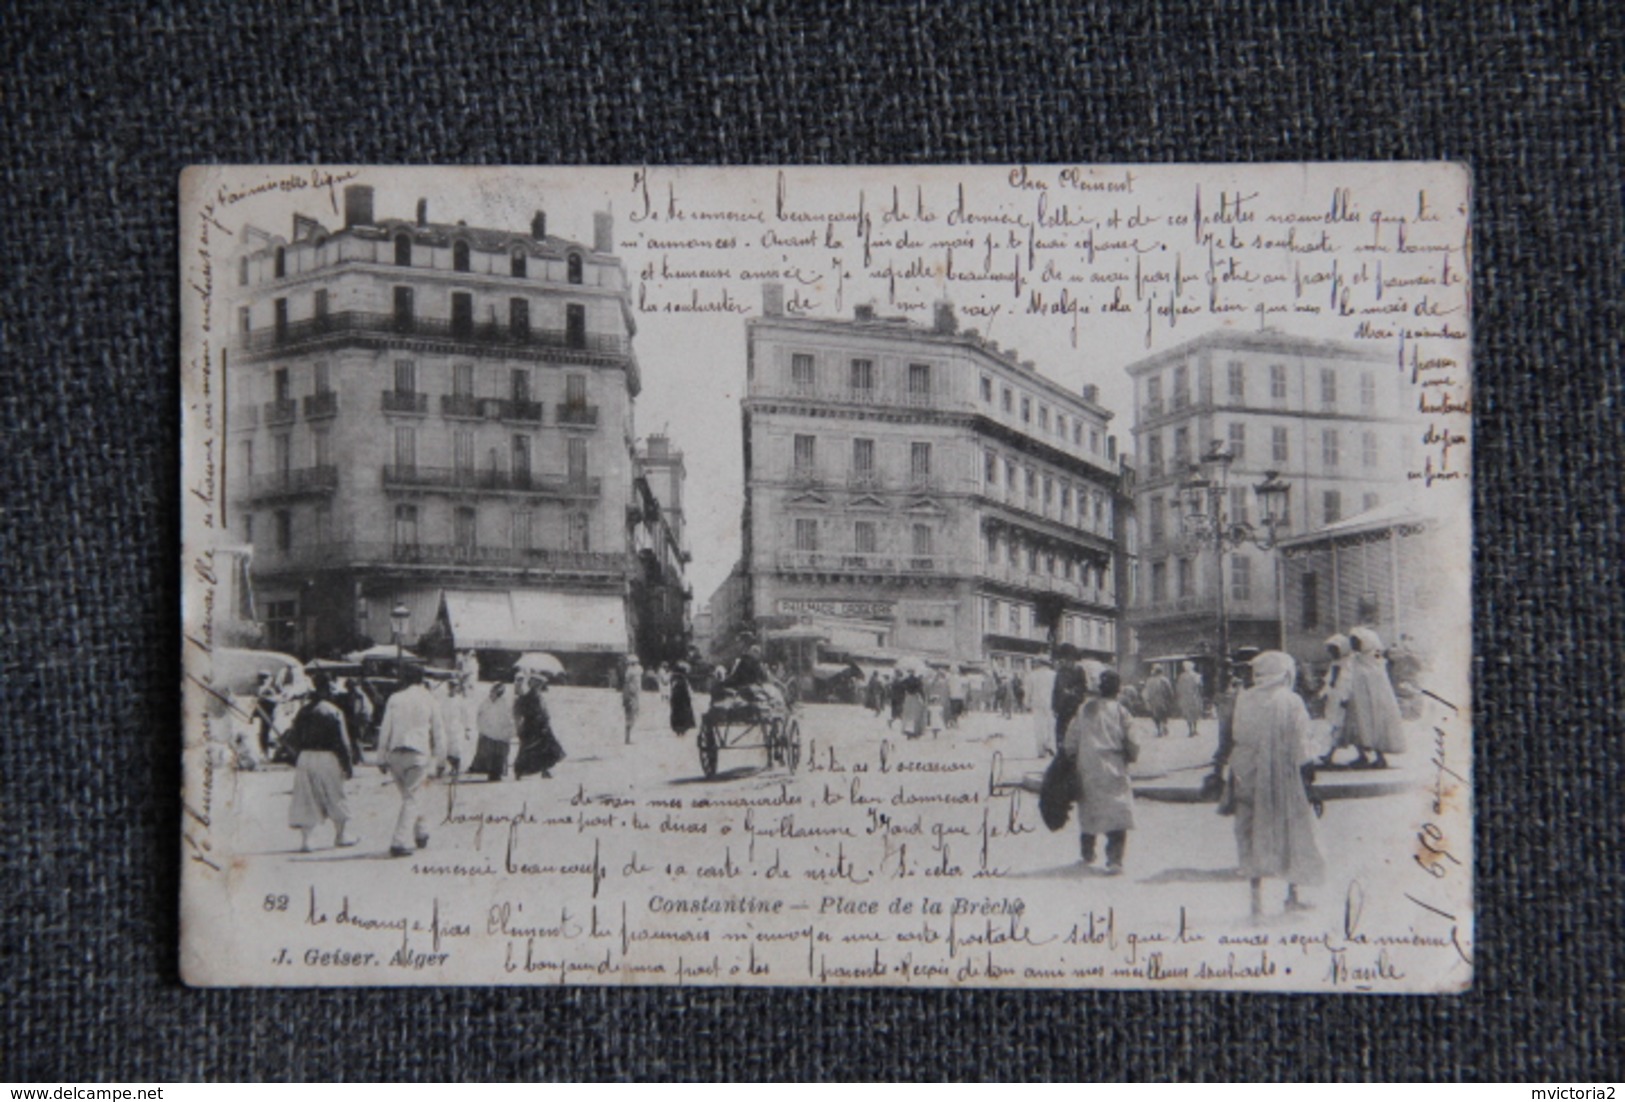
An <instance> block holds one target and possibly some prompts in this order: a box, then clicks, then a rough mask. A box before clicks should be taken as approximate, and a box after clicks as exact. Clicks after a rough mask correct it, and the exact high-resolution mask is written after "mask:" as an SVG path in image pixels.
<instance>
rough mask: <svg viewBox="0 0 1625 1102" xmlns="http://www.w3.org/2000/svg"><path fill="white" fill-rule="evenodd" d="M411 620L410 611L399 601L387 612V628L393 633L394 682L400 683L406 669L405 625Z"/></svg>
mask: <svg viewBox="0 0 1625 1102" xmlns="http://www.w3.org/2000/svg"><path fill="white" fill-rule="evenodd" d="M411 620H412V610H411V609H409V608H407V607H406V605H405V604H403V603H402V602H400V601H397V602H395V607H394V608H392V609H390V610H389V626H390V627H391V628H392V629H394V632H395V680H396V682H397V683H399V682H400V680H401V677H402V673H403V672H404V670H405V668H406V655H405V651H406V625H407V624H409V623H410V622H411Z"/></svg>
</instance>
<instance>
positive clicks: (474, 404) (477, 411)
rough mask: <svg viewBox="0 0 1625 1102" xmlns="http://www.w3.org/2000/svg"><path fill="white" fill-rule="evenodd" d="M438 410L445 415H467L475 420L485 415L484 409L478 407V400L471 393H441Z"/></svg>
mask: <svg viewBox="0 0 1625 1102" xmlns="http://www.w3.org/2000/svg"><path fill="white" fill-rule="evenodd" d="M440 412H441V413H442V414H444V415H445V416H447V417H469V418H474V419H476V420H477V419H479V418H482V417H484V416H485V411H484V410H483V409H481V408H480V400H479V399H478V398H476V397H474V396H473V395H472V394H442V395H441V396H440Z"/></svg>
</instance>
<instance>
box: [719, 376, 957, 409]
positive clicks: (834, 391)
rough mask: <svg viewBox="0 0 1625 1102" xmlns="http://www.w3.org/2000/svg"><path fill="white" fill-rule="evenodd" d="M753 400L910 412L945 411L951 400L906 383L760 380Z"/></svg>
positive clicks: (752, 390) (753, 386)
mask: <svg viewBox="0 0 1625 1102" xmlns="http://www.w3.org/2000/svg"><path fill="white" fill-rule="evenodd" d="M749 396H750V397H752V398H773V397H787V398H805V399H809V400H812V401H817V402H827V403H829V404H831V405H843V406H906V407H909V408H913V409H945V408H947V407H949V406H950V405H951V404H953V400H952V398H951V397H950V396H949V395H948V394H946V393H942V392H939V391H911V390H909V389H908V388H907V384H906V383H894V384H892V385H887V386H881V385H878V384H877V385H875V386H851V385H848V384H847V383H846V382H845V381H842V382H838V383H837V382H824V381H822V380H816V379H815V380H812V381H810V382H809V381H805V380H803V381H787V380H782V379H781V380H773V379H766V378H763V379H759V380H758V381H756V382H754V383H752V384H751V386H750V390H749Z"/></svg>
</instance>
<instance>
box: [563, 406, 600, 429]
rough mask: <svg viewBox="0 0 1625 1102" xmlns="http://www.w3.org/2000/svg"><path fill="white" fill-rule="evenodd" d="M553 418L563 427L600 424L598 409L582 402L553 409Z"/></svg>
mask: <svg viewBox="0 0 1625 1102" xmlns="http://www.w3.org/2000/svg"><path fill="white" fill-rule="evenodd" d="M553 416H554V417H555V418H556V419H557V420H558V423H559V424H561V425H582V426H588V427H590V426H592V425H596V424H598V407H597V406H589V405H585V404H583V403H580V402H574V403H571V402H565V403H563V404H562V405H558V406H554V407H553Z"/></svg>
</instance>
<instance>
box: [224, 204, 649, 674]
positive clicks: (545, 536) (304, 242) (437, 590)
mask: <svg viewBox="0 0 1625 1102" xmlns="http://www.w3.org/2000/svg"><path fill="white" fill-rule="evenodd" d="M245 237H246V243H247V248H246V251H245V252H244V253H243V255H242V256H241V258H240V260H239V262H238V270H237V272H236V273H235V274H236V284H237V288H236V289H237V291H238V293H239V297H238V302H237V307H236V317H235V319H234V320H235V324H236V328H237V334H238V341H237V350H236V353H235V355H234V356H233V357H232V359H231V362H230V370H229V371H228V373H227V385H228V387H229V389H230V393H229V395H228V398H227V411H228V412H227V417H228V435H229V441H228V447H229V451H228V454H227V455H226V457H225V460H226V463H227V481H228V499H229V501H230V503H231V509H232V512H231V514H230V523H231V525H232V527H233V529H234V530H235V531H237V532H239V533H240V534H241V536H242V537H243V539H244V540H245V542H247V543H250V544H251V545H252V546H253V548H254V574H255V583H256V590H257V595H258V601H259V609H260V613H261V616H262V619H263V620H264V621H265V623H266V627H267V635H268V639H267V642H268V644H269V645H272V646H276V647H279V648H281V649H285V650H290V651H295V652H298V653H300V654H304V655H311V654H331V653H337V652H340V651H343V650H346V649H348V648H350V647H353V646H356V645H358V644H363V643H366V642H368V641H376V642H386V641H389V640H390V639H391V636H392V628H391V618H390V614H391V611H392V610H393V609H395V608H397V607H399V606H402V605H404V606H405V608H406V609H407V611H408V612H409V613H410V616H409V623H408V626H407V630H406V632H405V634H404V641H405V643H406V644H407V645H409V646H410V645H414V644H421V645H436V646H444V647H456V648H458V649H462V648H464V647H473V648H477V649H480V650H488V649H496V650H522V649H531V648H533V647H543V646H545V647H547V648H549V649H556V650H559V651H563V652H566V653H567V654H577V655H581V656H584V658H585V657H590V656H592V655H598V656H601V659H602V660H603V661H611V660H612V659H611V657H610V656H612V655H616V654H624V653H625V652H626V650H627V647H628V644H629V634H630V631H629V627H630V625H629V615H628V609H627V587H628V578H629V574H630V572H631V568H632V556H631V531H630V529H631V527H632V521H631V513H630V507H631V506H633V504H634V497H633V495H634V475H635V471H634V461H633V455H632V447H631V443H632V439H633V425H632V411H633V400H634V398H635V397H636V395H637V393H638V389H639V375H638V363H637V359H636V357H635V355H634V352H633V347H632V337H633V333H634V323H633V319H632V311H631V308H630V301H629V296H628V290H627V281H626V274H625V271H624V269H623V267H622V264H621V262H620V260H619V259H617V258H616V257H615V256H613V255H612V253H611V249H612V242H611V238H612V225H611V223H610V221H609V218H608V216H607V215H599V216H597V217H596V220H595V226H594V243H593V245H592V246H591V247H589V246H586V245H584V244H580V243H577V242H574V241H570V240H566V239H563V238H560V237H557V236H553V235H550V234H549V233H548V232H547V220H546V215H545V213H544V212H537V214H536V215H535V217H534V219H533V220H532V223H531V226H530V230H529V232H528V233H527V232H511V231H508V230H500V229H480V228H475V227H470V226H466V225H463V224H461V223H459V224H456V225H448V224H443V223H436V222H431V221H430V220H429V218H428V211H427V204H426V203H425V202H423V201H420V202H419V204H418V208H417V212H416V218H415V219H400V218H379V217H375V215H374V211H373V196H372V190H371V189H370V188H368V187H364V186H351V187H348V188H347V189H346V190H345V196H344V222H343V225H342V226H339V227H337V228H332V229H330V228H328V227H327V226H325V225H323V224H322V223H320V222H318V221H316V220H315V219H311V218H305V217H302V216H297V215H296V216H295V217H294V219H293V226H292V231H291V233H290V234H289V236H287V237H283V236H280V235H277V234H274V233H270V232H267V231H263V230H259V229H255V228H253V227H250V228H249V229H248V230H247V232H246V234H245Z"/></svg>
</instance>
